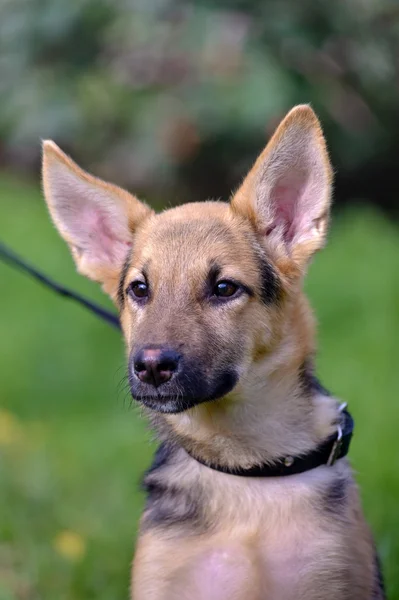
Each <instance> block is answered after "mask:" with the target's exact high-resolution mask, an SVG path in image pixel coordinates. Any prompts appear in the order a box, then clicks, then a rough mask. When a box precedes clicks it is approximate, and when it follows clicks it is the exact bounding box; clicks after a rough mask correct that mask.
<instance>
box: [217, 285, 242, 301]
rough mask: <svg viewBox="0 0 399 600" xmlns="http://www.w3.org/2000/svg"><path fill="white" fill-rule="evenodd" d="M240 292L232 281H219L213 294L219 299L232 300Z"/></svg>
mask: <svg viewBox="0 0 399 600" xmlns="http://www.w3.org/2000/svg"><path fill="white" fill-rule="evenodd" d="M238 290H239V287H238V285H237V284H235V283H233V282H232V281H219V283H217V284H216V286H215V288H214V290H213V294H214V296H217V297H218V298H231V296H234V294H236V293H237V292H238Z"/></svg>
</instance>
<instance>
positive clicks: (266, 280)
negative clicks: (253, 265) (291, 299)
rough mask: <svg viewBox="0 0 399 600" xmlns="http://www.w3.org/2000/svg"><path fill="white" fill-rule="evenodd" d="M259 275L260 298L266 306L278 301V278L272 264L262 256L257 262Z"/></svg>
mask: <svg viewBox="0 0 399 600" xmlns="http://www.w3.org/2000/svg"><path fill="white" fill-rule="evenodd" d="M259 269H260V277H261V298H262V301H263V303H264V304H266V306H268V305H270V304H273V303H275V302H278V300H279V297H280V292H281V284H280V281H279V278H278V276H277V274H276V272H275V270H274V269H273V267H272V265H271V264H270V263H269V262H267V260H265V259H264V258H262V259H261V260H260V264H259Z"/></svg>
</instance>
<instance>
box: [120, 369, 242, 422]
mask: <svg viewBox="0 0 399 600" xmlns="http://www.w3.org/2000/svg"><path fill="white" fill-rule="evenodd" d="M237 382H238V375H237V373H236V372H235V371H229V372H225V373H224V374H223V375H222V376H221V377H218V378H217V380H216V381H215V382H214V384H213V385H211V386H209V385H205V384H202V385H200V386H188V387H189V388H190V387H191V389H188V390H186V391H185V390H184V389H183V390H182V389H180V390H179V391H176V393H173V387H174V386H173V385H172V384H164V385H163V386H160V388H156V389H154V388H153V389H143V387H144V386H142V385H139V384H134V383H133V384H132V385H131V394H132V397H133V399H134V400H136V402H139V403H140V404H143V405H144V406H146V407H147V408H149V409H150V410H153V411H155V412H159V413H164V414H177V413H181V412H184V411H186V410H189V409H190V408H193V407H194V406H197V405H198V404H203V403H204V402H214V401H216V400H220V399H221V398H223V397H224V396H226V395H227V394H228V393H229V392H231V391H232V390H233V388H234V387H235V386H236V384H237ZM146 387H150V386H146ZM151 387H152V386H151ZM168 387H169V389H168ZM162 388H164V389H162ZM165 388H166V389H165ZM170 388H172V389H170ZM193 388H194V389H193ZM195 388H197V389H195Z"/></svg>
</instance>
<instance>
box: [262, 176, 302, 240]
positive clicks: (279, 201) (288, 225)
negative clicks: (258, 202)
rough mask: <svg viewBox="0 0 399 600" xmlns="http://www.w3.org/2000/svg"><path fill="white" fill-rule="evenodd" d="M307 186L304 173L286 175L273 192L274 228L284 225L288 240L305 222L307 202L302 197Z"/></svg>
mask: <svg viewBox="0 0 399 600" xmlns="http://www.w3.org/2000/svg"><path fill="white" fill-rule="evenodd" d="M305 188H306V180H305V178H304V175H303V174H298V175H297V176H291V177H290V178H287V177H284V181H281V180H280V182H277V184H276V186H275V187H274V188H273V190H272V192H271V197H272V202H273V206H274V209H275V212H274V214H275V220H274V223H273V229H274V228H275V227H278V226H282V228H283V235H284V239H285V241H286V242H291V241H292V240H293V239H294V237H295V235H296V233H297V232H298V230H299V228H300V226H301V223H302V222H303V217H304V210H306V209H307V207H306V203H305V205H303V202H302V199H303V196H304V192H305Z"/></svg>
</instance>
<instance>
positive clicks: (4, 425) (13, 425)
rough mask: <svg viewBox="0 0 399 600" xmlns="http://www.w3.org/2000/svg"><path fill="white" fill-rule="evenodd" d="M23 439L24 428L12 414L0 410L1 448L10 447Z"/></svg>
mask: <svg viewBox="0 0 399 600" xmlns="http://www.w3.org/2000/svg"><path fill="white" fill-rule="evenodd" d="M21 438H22V426H21V424H20V422H19V421H18V419H17V417H15V416H14V415H13V414H12V413H10V412H8V411H6V410H2V409H0V446H9V445H11V444H15V443H16V442H19V441H20V440H21Z"/></svg>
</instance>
